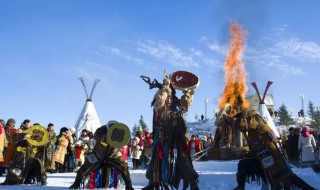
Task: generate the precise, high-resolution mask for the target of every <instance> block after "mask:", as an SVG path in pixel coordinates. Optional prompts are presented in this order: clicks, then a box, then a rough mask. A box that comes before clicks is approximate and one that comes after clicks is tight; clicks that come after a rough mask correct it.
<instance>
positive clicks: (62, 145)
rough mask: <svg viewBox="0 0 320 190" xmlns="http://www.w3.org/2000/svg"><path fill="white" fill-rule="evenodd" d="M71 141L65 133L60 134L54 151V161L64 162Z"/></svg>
mask: <svg viewBox="0 0 320 190" xmlns="http://www.w3.org/2000/svg"><path fill="white" fill-rule="evenodd" d="M68 144H69V141H68V139H67V137H66V136H65V135H61V136H60V135H59V136H58V141H57V148H56V150H55V152H54V161H55V162H58V163H60V164H64V159H65V156H66V154H67V146H68Z"/></svg>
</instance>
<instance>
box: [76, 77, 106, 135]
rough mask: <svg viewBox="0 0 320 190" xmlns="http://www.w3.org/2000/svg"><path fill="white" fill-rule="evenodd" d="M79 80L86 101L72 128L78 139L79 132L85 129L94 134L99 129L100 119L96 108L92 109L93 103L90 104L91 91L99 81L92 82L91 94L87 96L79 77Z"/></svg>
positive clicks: (81, 79)
mask: <svg viewBox="0 0 320 190" xmlns="http://www.w3.org/2000/svg"><path fill="white" fill-rule="evenodd" d="M79 79H80V81H81V83H82V85H83V88H84V91H85V93H86V97H87V100H86V103H85V104H84V107H83V109H82V111H81V113H80V116H79V118H78V120H77V122H76V125H75V126H74V127H75V129H76V133H75V134H76V137H77V138H79V137H80V135H81V131H82V130H83V129H87V130H88V131H91V132H92V133H94V132H95V131H96V129H97V128H99V127H101V123H100V119H99V117H98V114H97V111H96V108H95V107H94V105H93V102H92V95H93V91H94V89H95V88H96V86H97V84H98V82H99V81H100V80H99V79H96V80H95V81H94V84H93V87H92V90H91V93H90V96H89V95H88V92H87V88H86V85H85V83H84V80H83V78H81V77H80V78H79Z"/></svg>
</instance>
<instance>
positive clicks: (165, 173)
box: [141, 70, 199, 190]
mask: <svg viewBox="0 0 320 190" xmlns="http://www.w3.org/2000/svg"><path fill="white" fill-rule="evenodd" d="M178 72H179V71H177V72H176V73H178ZM185 73H186V74H187V76H184V74H185ZM179 74H181V75H179V76H176V77H173V76H172V78H173V79H177V81H176V82H177V83H178V82H185V83H184V84H188V82H190V81H188V80H186V79H188V77H192V76H195V75H193V74H192V73H189V72H184V71H180V73H179ZM172 75H173V74H172ZM191 75H192V76H191ZM141 78H142V79H143V80H144V81H145V82H146V83H148V84H149V85H150V89H152V88H154V87H157V88H159V90H158V91H157V93H156V94H155V96H154V99H153V101H152V104H151V105H152V106H153V132H152V133H153V149H152V158H151V161H150V163H149V165H148V168H147V172H146V177H147V178H148V179H149V184H148V185H147V186H146V187H144V188H143V190H153V189H154V188H156V189H159V188H162V187H163V188H165V189H169V186H172V187H174V188H178V187H179V182H180V180H181V179H183V181H184V189H186V188H187V187H188V186H189V185H190V186H191V189H192V190H197V189H199V188H198V173H197V172H196V171H195V170H194V168H193V165H192V161H191V158H190V151H189V148H188V145H187V143H186V136H185V134H186V124H185V121H184V119H183V115H184V114H185V113H186V112H187V111H188V109H189V107H190V106H191V103H192V100H193V95H194V93H195V90H194V88H195V87H196V86H197V85H198V83H197V84H195V86H194V87H193V88H186V89H184V90H183V95H182V96H181V98H180V99H178V97H177V96H176V90H175V88H174V87H173V85H176V84H177V83H176V84H173V83H171V80H170V79H169V77H168V76H166V70H165V72H164V79H163V84H160V83H158V81H157V80H156V79H154V81H153V82H152V83H151V82H150V78H149V77H145V76H141ZM193 79H195V80H194V81H197V82H198V80H199V79H198V78H193Z"/></svg>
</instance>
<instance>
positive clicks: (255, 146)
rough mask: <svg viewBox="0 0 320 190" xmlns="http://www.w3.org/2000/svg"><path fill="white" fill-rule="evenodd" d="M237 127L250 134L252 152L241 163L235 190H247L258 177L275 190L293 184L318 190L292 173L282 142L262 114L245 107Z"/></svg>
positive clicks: (238, 119) (236, 122) (249, 142)
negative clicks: (253, 178) (252, 180)
mask: <svg viewBox="0 0 320 190" xmlns="http://www.w3.org/2000/svg"><path fill="white" fill-rule="evenodd" d="M233 126H234V127H235V128H236V129H239V130H240V131H242V132H244V133H247V135H246V138H247V142H248V145H249V148H250V151H251V153H250V154H248V158H245V159H242V160H240V161H239V163H238V172H237V183H238V186H237V187H236V188H235V190H244V189H245V183H246V179H247V178H248V177H250V176H254V175H255V176H257V177H258V178H259V177H261V178H262V179H263V180H264V181H265V182H269V183H270V185H271V188H272V189H282V188H284V189H291V186H292V185H296V186H298V187H299V188H301V189H308V190H313V189H315V188H313V187H311V186H310V185H309V184H307V183H306V182H305V181H303V180H302V179H301V178H299V177H298V176H297V175H296V174H294V173H293V172H292V171H291V168H290V167H289V165H288V162H287V160H286V157H285V155H284V153H283V150H282V146H281V144H280V142H279V140H278V139H277V137H276V136H275V133H274V132H273V130H272V129H271V128H270V127H269V125H268V124H266V122H265V121H264V120H263V119H262V117H260V115H259V112H258V111H256V110H249V109H248V108H243V109H242V111H241V113H239V114H237V115H236V119H235V120H234V125H233Z"/></svg>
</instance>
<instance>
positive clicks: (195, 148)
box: [188, 139, 201, 156]
mask: <svg viewBox="0 0 320 190" xmlns="http://www.w3.org/2000/svg"><path fill="white" fill-rule="evenodd" d="M200 146H201V145H200V140H199V139H196V140H192V139H191V140H190V141H189V142H188V147H189V149H190V152H191V156H192V155H193V154H195V153H197V152H199V151H200Z"/></svg>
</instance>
